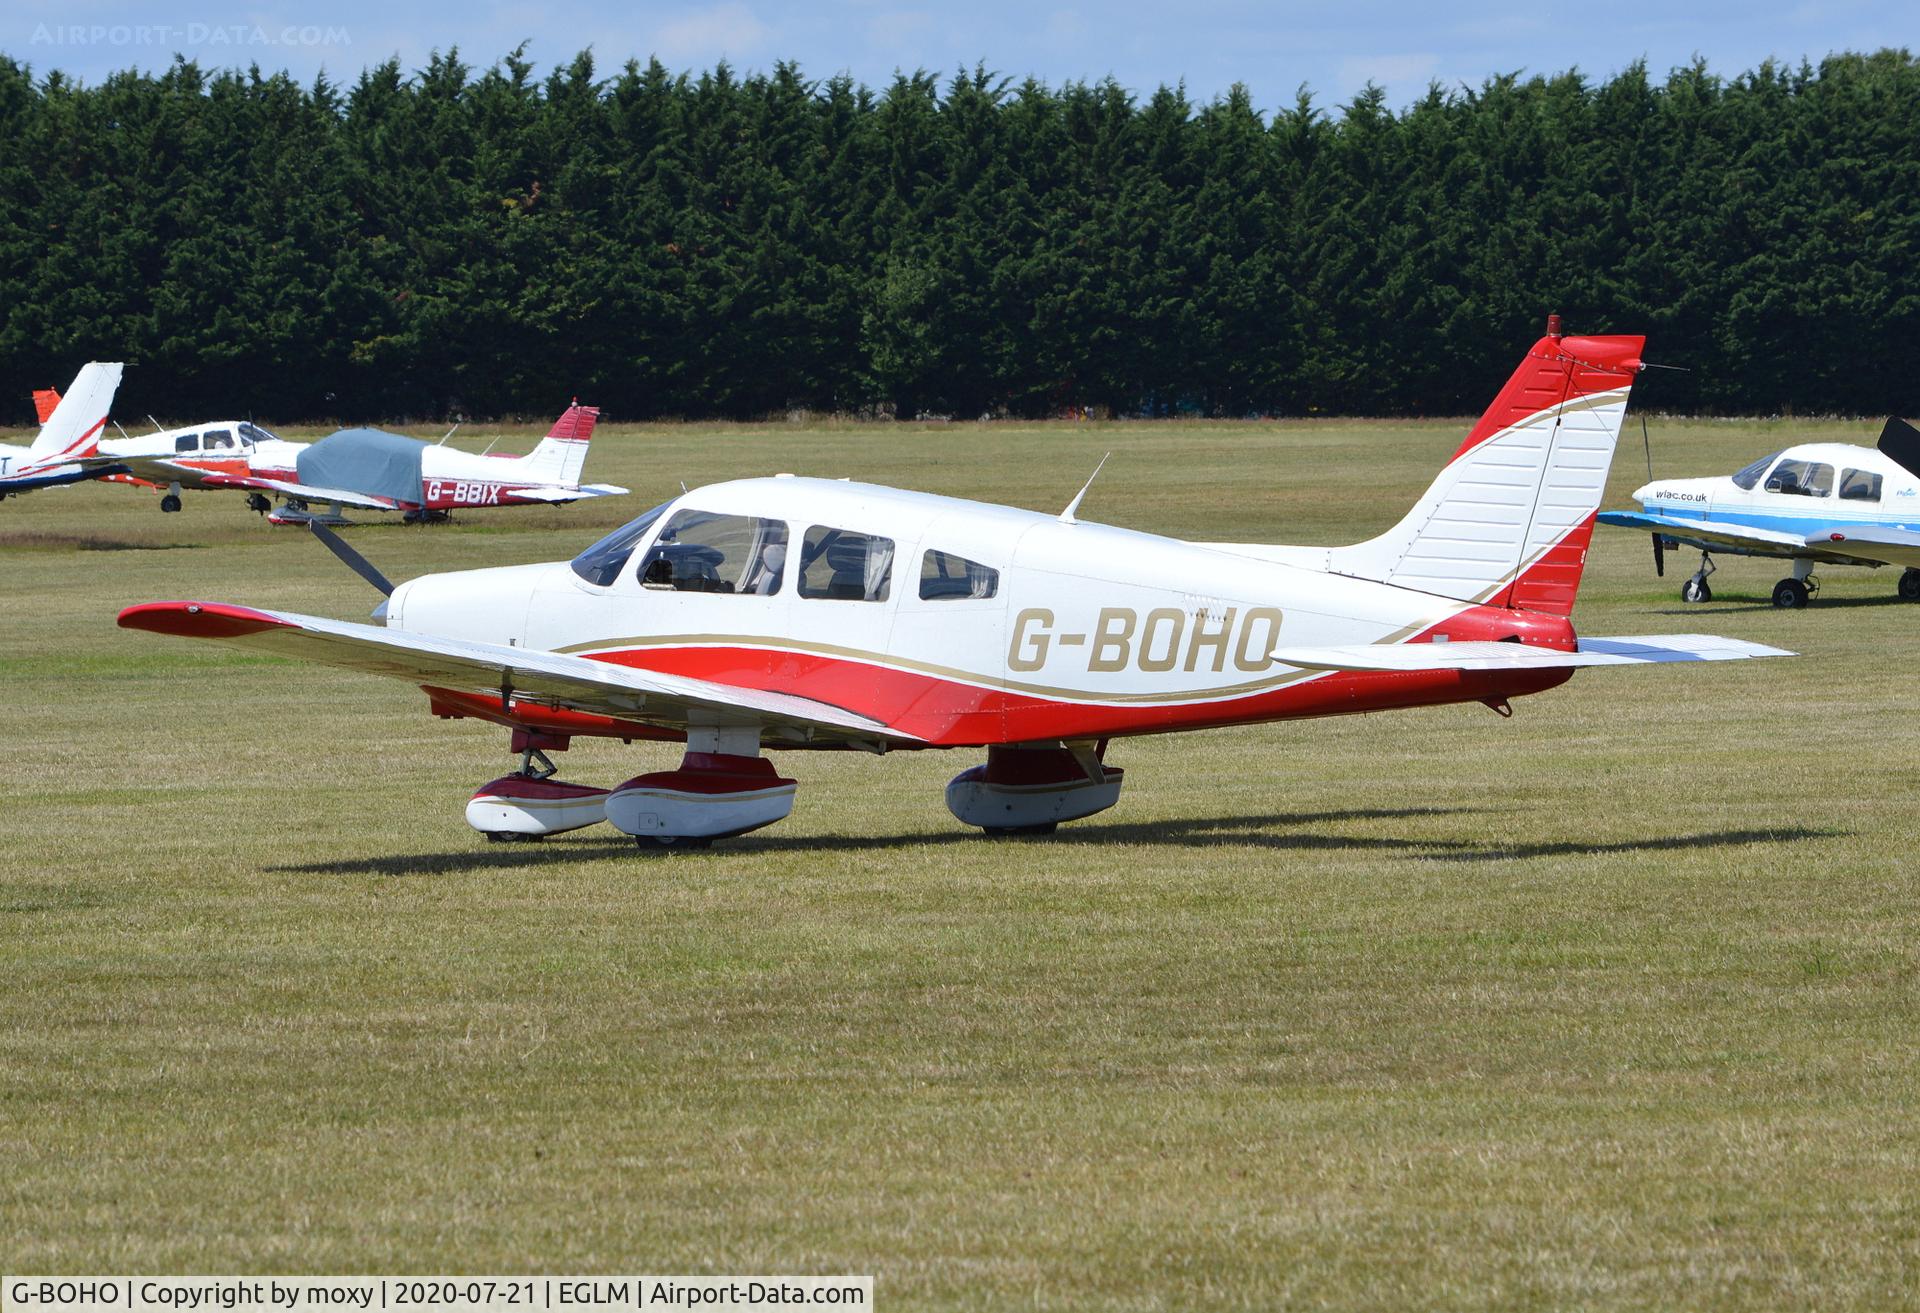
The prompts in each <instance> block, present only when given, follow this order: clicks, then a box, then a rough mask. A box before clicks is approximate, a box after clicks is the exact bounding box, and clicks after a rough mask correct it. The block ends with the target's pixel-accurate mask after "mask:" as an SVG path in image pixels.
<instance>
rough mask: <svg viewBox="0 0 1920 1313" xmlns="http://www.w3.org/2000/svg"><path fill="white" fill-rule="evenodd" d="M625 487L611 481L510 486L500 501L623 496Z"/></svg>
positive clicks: (561, 500) (557, 500) (550, 500)
mask: <svg viewBox="0 0 1920 1313" xmlns="http://www.w3.org/2000/svg"><path fill="white" fill-rule="evenodd" d="M626 495H627V490H626V489H625V488H616V487H614V486H613V485H612V484H611V483H588V484H584V485H582V486H581V487H578V488H512V489H508V490H507V491H504V492H502V493H501V494H500V500H502V501H543V502H555V503H558V502H569V501H579V500H581V499H582V498H584V497H624V496H626Z"/></svg>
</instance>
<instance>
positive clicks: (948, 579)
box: [920, 551, 1000, 602]
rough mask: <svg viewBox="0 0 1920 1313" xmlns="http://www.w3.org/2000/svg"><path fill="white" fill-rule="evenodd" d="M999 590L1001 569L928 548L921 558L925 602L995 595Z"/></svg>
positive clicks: (921, 595)
mask: <svg viewBox="0 0 1920 1313" xmlns="http://www.w3.org/2000/svg"><path fill="white" fill-rule="evenodd" d="M999 590H1000V572H999V571H998V570H996V569H994V568H993V567H992V566H988V565H982V564H980V562H978V561H969V560H968V559H967V558H966V557H964V556H955V555H954V554H953V553H952V552H940V551H929V552H928V553H927V554H926V555H925V556H923V557H921V558H920V597H921V599H922V600H923V601H928V602H941V601H947V600H950V599H955V600H957V599H963V598H981V597H992V596H993V595H994V594H995V593H996V592H998V591H999Z"/></svg>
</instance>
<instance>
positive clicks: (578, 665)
mask: <svg viewBox="0 0 1920 1313" xmlns="http://www.w3.org/2000/svg"><path fill="white" fill-rule="evenodd" d="M120 627H121V628H123V629H144V630H147V631H149V632H151V633H156V634H173V635H176V636H179V637H182V638H204V639H209V640H211V641H213V642H216V643H225V644H228V645H229V646H232V647H240V648H246V649H247V650H249V651H255V652H268V653H273V654H277V655H280V656H290V657H303V658H305V659H307V660H310V661H318V662H320V663H322V664H323V665H330V666H340V667H342V668H343V669H347V670H359V671H364V672H366V673H367V674H372V675H386V676H388V677H389V678H392V679H402V680H405V681H406V682H408V683H410V684H420V685H432V686H434V687H436V688H453V689H470V690H473V691H476V692H480V693H486V694H489V695H494V696H498V695H500V694H501V692H502V690H503V689H504V690H506V692H507V694H508V696H509V697H510V698H511V699H512V700H515V701H527V702H537V703H541V704H544V705H548V706H556V707H567V708H571V709H573V710H576V711H587V712H593V713H595V714H598V715H602V716H613V717H617V718H619V719H622V720H637V721H640V722H642V723H645V724H650V725H659V726H663V727H665V728H668V729H685V728H686V727H687V725H688V724H689V723H694V724H699V725H716V726H725V725H755V726H760V727H762V728H766V729H774V730H786V731H790V732H791V733H792V734H793V735H794V736H796V737H799V738H802V739H805V740H808V741H815V740H818V739H825V740H826V741H828V742H833V741H836V740H839V741H845V740H849V739H860V740H867V741H872V740H881V741H888V740H890V741H892V742H895V743H919V742H923V740H922V739H920V738H918V737H916V736H915V735H912V734H905V733H902V732H901V731H899V730H897V729H893V728H890V727H889V726H887V725H885V724H883V723H881V722H880V721H877V720H872V719H869V718H868V717H866V716H861V715H857V714H855V713H854V712H851V711H845V710H842V709H841V708H839V707H835V706H831V705H829V704H827V703H825V702H816V701H814V700H812V699H811V698H802V697H795V696H793V695H792V694H788V693H773V692H767V691H764V690H760V689H750V688H734V687H732V686H731V685H727V684H716V683H713V682H711V681H709V680H704V679H690V678H687V677H686V676H683V675H668V674H661V673H658V672H655V671H651V670H636V669H634V668H633V667H631V666H620V665H614V664H612V663H611V662H606V661H594V660H591V659H589V658H587V657H579V656H568V655H565V654H562V653H558V652H543V651H540V650H538V649H535V648H521V647H503V646H500V645H499V644H495V643H476V642H470V641H467V640H464V639H453V638H435V637H432V636H430V635H427V634H417V633H414V632H412V631H410V630H405V629H385V628H381V627H379V626H377V625H363V624H355V623H352V622H350V621H345V620H328V619H325V618H323V617H320V616H310V615H297V614H294V613H292V612H287V611H256V610H254V609H253V608H251V607H245V606H228V605H224V604H222V603H219V602H145V603H142V604H141V605H139V606H130V607H128V608H127V609H126V610H124V611H122V612H121V613H120Z"/></svg>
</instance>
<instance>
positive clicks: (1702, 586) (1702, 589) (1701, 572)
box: [1680, 552, 1714, 602]
mask: <svg viewBox="0 0 1920 1313" xmlns="http://www.w3.org/2000/svg"><path fill="white" fill-rule="evenodd" d="M1713 570H1714V565H1713V557H1712V556H1711V555H1709V554H1708V553H1706V552H1702V553H1700V568H1699V569H1698V570H1695V571H1694V572H1693V574H1692V576H1691V577H1689V578H1688V580H1687V581H1686V582H1685V583H1684V584H1681V585H1680V600H1681V601H1683V602H1711V601H1712V600H1713V589H1711V588H1709V587H1707V576H1708V575H1710V574H1712V573H1713Z"/></svg>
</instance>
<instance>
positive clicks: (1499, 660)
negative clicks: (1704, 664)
mask: <svg viewBox="0 0 1920 1313" xmlns="http://www.w3.org/2000/svg"><path fill="white" fill-rule="evenodd" d="M1793 655H1795V654H1794V653H1792V652H1788V651H1785V650H1784V649H1782V648H1777V647H1767V646H1766V645H1764V644H1762V643H1748V642H1745V641H1743V640H1741V639H1738V638H1717V637H1715V636H1714V635H1712V634H1652V635H1647V636H1643V637H1637V638H1583V639H1581V640H1580V642H1579V647H1578V648H1577V649H1576V650H1575V651H1572V652H1568V651H1564V650H1562V649H1560V648H1554V647H1530V646H1528V645H1527V644H1525V643H1399V644H1382V643H1363V644H1358V645H1356V646H1353V647H1283V648H1278V649H1276V650H1275V651H1274V653H1273V659H1274V660H1275V661H1278V662H1280V663H1281V664H1283V665H1289V666H1296V667H1298V668H1300V669H1302V670H1389V671H1392V670H1397V671H1420V670H1565V669H1571V668H1574V667H1577V666H1638V665H1646V664H1648V663H1650V662H1667V661H1743V660H1746V659H1748V658H1750V657H1773V656H1793Z"/></svg>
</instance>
